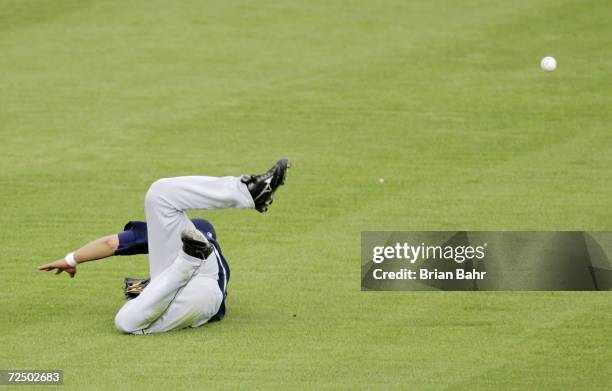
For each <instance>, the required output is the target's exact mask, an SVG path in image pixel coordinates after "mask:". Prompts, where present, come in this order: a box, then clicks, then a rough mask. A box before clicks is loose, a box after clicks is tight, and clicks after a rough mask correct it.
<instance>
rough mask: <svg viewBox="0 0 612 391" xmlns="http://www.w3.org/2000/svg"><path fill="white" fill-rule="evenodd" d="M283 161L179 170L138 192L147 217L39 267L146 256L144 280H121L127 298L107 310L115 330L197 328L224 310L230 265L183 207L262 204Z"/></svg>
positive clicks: (69, 267) (205, 225) (72, 269)
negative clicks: (249, 168)
mask: <svg viewBox="0 0 612 391" xmlns="http://www.w3.org/2000/svg"><path fill="white" fill-rule="evenodd" d="M288 167H289V162H288V160H287V159H281V160H279V161H278V162H276V164H275V165H274V166H273V167H272V168H271V169H270V170H269V171H267V172H266V173H264V174H262V175H250V176H248V175H246V176H242V177H222V178H215V177H207V176H186V177H177V178H165V179H160V180H158V181H156V182H155V183H153V184H152V185H151V187H150V188H149V191H148V192H147V195H146V197H145V214H146V218H147V222H146V223H144V222H137V221H132V222H129V223H128V224H127V225H126V226H125V229H124V231H123V232H121V233H119V234H116V235H111V236H107V237H103V238H100V239H98V240H95V241H93V242H91V243H89V244H87V245H85V246H83V247H81V248H80V249H78V250H77V251H75V252H73V253H70V254H68V255H66V257H65V258H64V259H60V260H57V261H55V262H52V263H48V264H45V265H41V266H39V267H38V269H39V270H46V271H51V270H57V272H56V274H58V273H61V272H63V271H65V272H67V273H68V274H69V275H70V277H74V275H75V274H76V272H77V264H79V263H83V262H88V261H93V260H96V259H102V258H106V257H110V256H112V255H132V254H146V253H147V252H148V254H149V269H150V273H151V274H150V276H151V278H150V282H149V280H148V279H147V280H136V279H129V278H126V287H125V293H126V296H128V298H131V300H128V302H127V303H125V305H124V306H123V307H122V308H121V309H120V310H119V312H118V313H117V315H116V316H115V325H116V326H117V329H118V330H119V331H120V332H122V333H131V334H150V333H160V332H165V331H170V330H177V329H181V328H185V327H198V326H201V325H203V324H205V323H207V322H209V321H215V320H221V319H223V316H224V315H225V298H226V296H227V282H228V280H229V276H230V271H229V267H228V265H227V262H226V261H225V259H224V258H223V254H222V253H221V247H220V246H219V243H218V242H217V235H216V233H215V230H214V228H213V226H212V225H211V224H210V223H209V222H208V221H206V220H201V219H193V220H191V219H189V217H187V215H186V214H185V211H187V210H197V209H224V208H255V209H256V210H258V211H259V212H265V211H267V210H268V207H269V206H270V204H272V196H273V195H274V192H275V191H276V190H277V189H278V187H279V186H280V185H282V184H283V183H284V182H285V177H286V174H287V169H288Z"/></svg>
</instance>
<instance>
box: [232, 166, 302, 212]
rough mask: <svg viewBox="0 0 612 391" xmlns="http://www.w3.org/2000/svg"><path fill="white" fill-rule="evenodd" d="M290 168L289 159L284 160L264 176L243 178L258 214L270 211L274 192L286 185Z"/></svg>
mask: <svg viewBox="0 0 612 391" xmlns="http://www.w3.org/2000/svg"><path fill="white" fill-rule="evenodd" d="M289 167H291V164H290V163H289V159H287V158H282V159H280V160H279V161H277V162H276V164H275V165H274V166H272V168H271V169H269V170H268V171H267V172H265V173H264V174H261V175H246V176H244V177H242V183H244V184H246V185H247V189H249V193H251V197H253V201H254V202H255V209H257V211H258V212H260V213H263V212H266V211H267V210H268V207H269V206H270V205H271V204H272V196H273V195H274V192H275V191H276V189H278V187H279V186H281V185H283V184H284V183H285V179H286V178H287V170H288V169H289Z"/></svg>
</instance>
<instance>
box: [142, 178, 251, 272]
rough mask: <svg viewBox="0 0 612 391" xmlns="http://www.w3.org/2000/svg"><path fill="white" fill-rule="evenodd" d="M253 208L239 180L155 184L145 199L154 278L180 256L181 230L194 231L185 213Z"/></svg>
mask: <svg viewBox="0 0 612 391" xmlns="http://www.w3.org/2000/svg"><path fill="white" fill-rule="evenodd" d="M253 206H254V203H253V199H252V197H251V195H250V193H249V191H248V189H247V187H246V185H245V184H244V183H242V182H241V181H240V178H239V177H223V178H215V177H206V176H187V177H177V178H166V179H160V180H158V181H157V182H155V183H153V184H152V185H151V187H150V188H149V191H148V192H147V195H146V197H145V212H146V216H147V230H148V242H149V268H150V273H151V279H152V280H155V278H156V277H157V276H158V275H160V273H161V272H162V271H163V270H164V269H166V268H167V267H168V266H170V264H171V263H172V261H173V260H174V259H175V258H176V257H177V255H178V254H179V251H180V249H181V240H180V233H181V231H182V230H183V229H185V228H194V226H193V223H192V222H191V220H190V219H189V218H188V217H187V215H186V214H185V213H184V211H186V210H195V209H223V208H252V207H253Z"/></svg>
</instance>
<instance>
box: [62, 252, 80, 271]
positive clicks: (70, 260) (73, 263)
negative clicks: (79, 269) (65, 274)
mask: <svg viewBox="0 0 612 391" xmlns="http://www.w3.org/2000/svg"><path fill="white" fill-rule="evenodd" d="M64 259H65V260H66V263H67V264H68V266H70V267H76V265H77V261H76V259H74V251H73V252H71V253H70V254H68V255H66V256H65V257H64Z"/></svg>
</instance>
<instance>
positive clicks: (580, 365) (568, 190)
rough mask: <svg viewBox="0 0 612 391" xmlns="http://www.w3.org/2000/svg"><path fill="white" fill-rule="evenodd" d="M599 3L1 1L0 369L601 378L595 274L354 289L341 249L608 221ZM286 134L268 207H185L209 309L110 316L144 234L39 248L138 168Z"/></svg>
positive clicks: (611, 361)
mask: <svg viewBox="0 0 612 391" xmlns="http://www.w3.org/2000/svg"><path fill="white" fill-rule="evenodd" d="M610 20H612V4H611V3H610V2H609V1H606V0H585V1H578V0H574V1H564V0H542V1H540V0H538V1H527V0H521V1H516V2H507V1H484V0H472V1H462V2H459V1H452V0H446V1H443V0H436V1H432V2H408V1H380V2H368V1H360V2H349V1H309V2H274V1H228V2H196V1H176V2H164V1H129V2H123V1H76V0H71V1H68V0H65V1H53V2H50V1H42V0H23V1H18V0H2V1H0V135H1V142H0V168H1V170H0V204H1V206H0V226H1V228H0V244H1V247H2V255H1V262H2V269H3V270H2V274H1V277H0V284H1V285H0V286H1V289H2V299H1V300H0V303H1V307H0V309H1V318H0V319H1V323H0V343H1V349H0V369H18V368H19V369H63V370H64V376H65V381H64V382H65V385H64V388H62V389H75V390H77V389H78V390H84V389H132V390H135V389H165V390H173V389H221V388H229V389H237V388H243V389H251V388H252V389H262V390H267V389H283V390H284V389H317V390H318V389H347V390H353V389H414V390H416V389H425V390H440V389H448V390H456V389H466V390H473V389H504V390H505V389H513V390H524V389H533V390H569V389H576V390H598V389H599V390H604V389H610V388H612V381H611V377H610V373H611V365H612V343H611V342H610V341H611V339H610V329H611V328H610V327H611V325H612V298H611V296H610V295H609V294H607V293H602V292H590V293H589V292H586V293H576V292H556V293H555V292H540V293H530V292H522V293H521V292H489V293H467V292H464V293H459V292H455V293H453V292H361V291H360V260H359V256H360V232H361V231H363V230H447V229H448V230H453V229H468V230H610V229H612V212H611V208H610V195H611V194H612V181H610V178H611V175H612V132H611V130H612V129H611V123H612V121H611V120H612V113H611V110H610V108H611V107H612V74H611V73H610V70H611V69H612V52H611V51H610V37H612V24H611V23H610ZM546 55H553V56H555V57H556V58H557V60H558V61H559V68H558V69H557V71H555V72H553V73H550V74H549V73H545V72H543V71H542V70H540V68H539V61H540V59H541V58H542V57H544V56H546ZM284 155H287V156H289V157H291V158H292V159H293V161H294V169H293V170H292V171H291V172H290V176H289V179H288V181H287V186H285V187H284V188H282V189H281V190H280V191H279V193H278V196H277V197H276V201H275V203H274V205H273V207H272V208H271V211H270V212H269V213H267V214H264V215H260V214H258V213H255V212H253V211H243V210H228V211H221V212H212V213H203V212H198V213H193V216H197V217H206V218H208V219H210V220H211V221H212V222H213V223H214V224H215V226H216V228H217V231H218V233H219V239H220V242H221V244H222V246H223V249H224V252H225V255H226V257H227V258H228V260H229V262H230V265H231V266H232V272H233V274H232V279H231V282H230V285H229V290H230V294H229V298H228V315H227V317H226V318H225V320H224V321H223V322H219V323H215V324H211V325H207V326H204V327H202V328H199V329H192V330H185V331H180V332H175V333H169V334H166V335H154V336H148V337H135V336H122V335H120V334H119V333H118V332H117V331H116V330H115V328H114V323H113V318H114V315H115V313H116V311H117V310H118V309H119V308H120V306H121V305H122V303H123V301H124V300H123V295H122V291H121V287H122V281H123V277H124V276H126V275H130V276H145V275H146V274H147V272H148V271H147V270H148V265H147V258H146V257H145V256H138V257H132V258H130V257H121V258H114V259H113V258H111V259H108V260H104V261H100V262H97V263H96V262H94V263H89V264H86V265H83V266H81V267H79V272H78V274H77V276H76V278H75V279H74V280H71V279H69V278H67V276H65V275H60V276H52V275H50V274H48V273H42V272H38V271H37V270H36V267H37V266H38V265H39V264H41V263H44V262H48V261H53V260H55V259H58V258H60V257H61V256H63V255H64V254H66V253H67V252H69V251H70V250H73V249H75V248H76V247H78V246H80V245H81V244H83V243H84V242H87V241H89V240H91V239H93V238H96V237H98V236H101V235H105V234H110V233H114V232H117V231H119V230H121V228H122V227H123V224H124V223H125V222H126V221H128V220H130V219H143V218H144V210H143V198H144V193H145V192H146V190H147V188H148V186H149V184H150V183H151V182H153V181H154V180H155V179H157V178H160V177H166V176H176V175H185V174H207V175H234V174H240V173H251V172H254V173H256V172H259V171H262V170H264V169H267V168H268V166H269V165H270V164H271V163H273V162H274V161H275V160H276V158H277V157H279V156H284ZM381 177H382V178H384V179H385V184H384V186H381V185H380V184H379V183H378V179H379V178H381ZM20 389H21V388H20ZM23 389H27V387H25V388H23ZM34 389H39V388H34Z"/></svg>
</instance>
